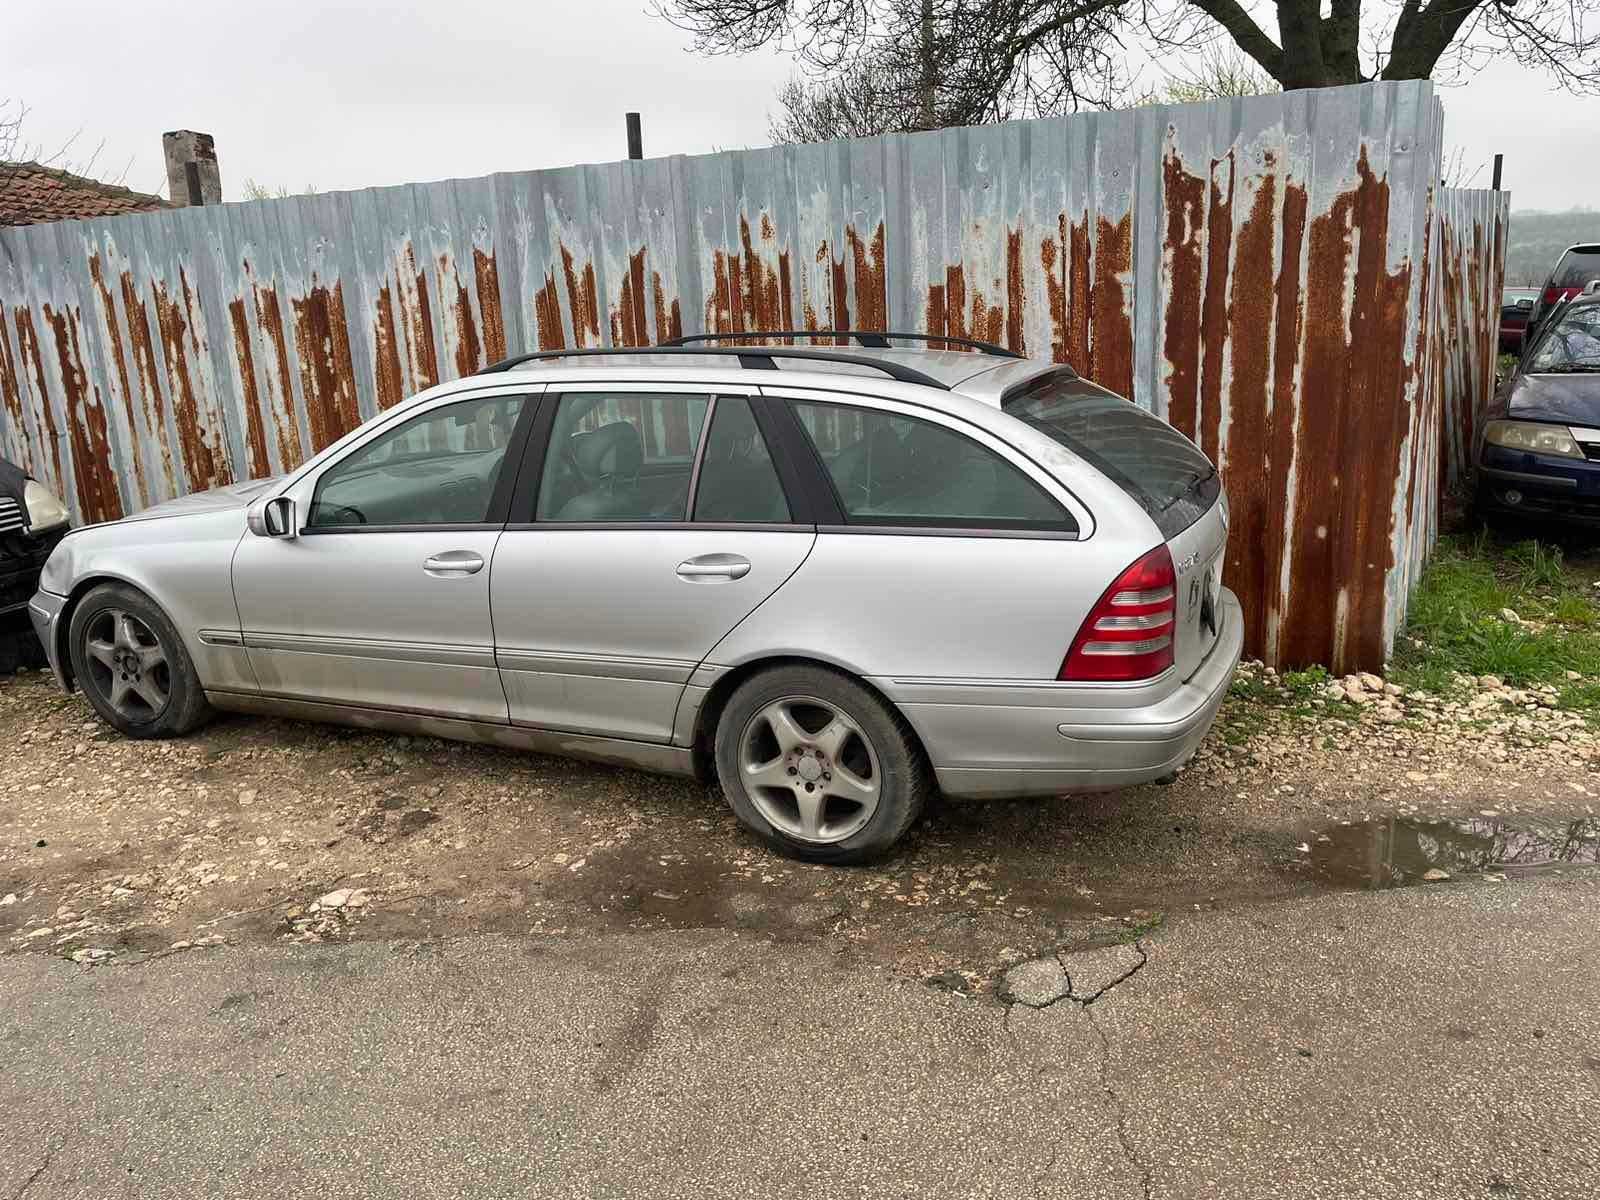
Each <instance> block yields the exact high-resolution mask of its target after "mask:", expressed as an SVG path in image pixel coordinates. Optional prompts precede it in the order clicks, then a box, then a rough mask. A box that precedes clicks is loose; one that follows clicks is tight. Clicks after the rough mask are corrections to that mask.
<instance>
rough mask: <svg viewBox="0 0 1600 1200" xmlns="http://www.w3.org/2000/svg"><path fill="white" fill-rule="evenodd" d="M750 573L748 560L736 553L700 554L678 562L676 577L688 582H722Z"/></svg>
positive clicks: (740, 577)
mask: <svg viewBox="0 0 1600 1200" xmlns="http://www.w3.org/2000/svg"><path fill="white" fill-rule="evenodd" d="M748 574H750V560H749V559H748V558H741V557H739V555H737V554H702V555H700V556H699V557H698V558H691V559H689V560H688V561H687V562H681V563H679V564H678V578H679V579H682V580H686V581H687V582H689V583H722V582H724V581H727V580H733V579H743V578H744V577H745V576H746V575H748Z"/></svg>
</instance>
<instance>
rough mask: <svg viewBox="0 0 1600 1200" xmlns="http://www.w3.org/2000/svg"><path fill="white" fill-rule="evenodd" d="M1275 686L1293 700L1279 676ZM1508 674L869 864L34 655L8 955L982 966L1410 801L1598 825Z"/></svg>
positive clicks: (621, 782) (555, 780)
mask: <svg viewBox="0 0 1600 1200" xmlns="http://www.w3.org/2000/svg"><path fill="white" fill-rule="evenodd" d="M1253 678H1254V681H1255V683H1257V684H1260V685H1261V686H1260V687H1257V688H1255V691H1257V692H1261V693H1264V694H1266V695H1267V696H1268V697H1269V699H1270V697H1271V694H1272V691H1273V688H1274V687H1275V684H1274V681H1273V680H1272V679H1271V678H1270V677H1267V676H1266V675H1265V674H1264V673H1262V672H1259V671H1257V672H1255V673H1254V676H1253ZM1491 682H1492V681H1491ZM1345 686H1346V685H1344V684H1341V685H1340V687H1341V690H1343V689H1344V688H1345ZM1505 691H1507V689H1499V691H1498V692H1496V690H1495V689H1493V688H1485V689H1483V690H1482V693H1481V694H1482V695H1483V696H1488V697H1490V698H1489V699H1487V700H1482V701H1481V702H1480V699H1479V698H1477V697H1475V698H1473V699H1472V700H1471V701H1469V702H1463V703H1454V704H1453V705H1446V704H1444V703H1442V702H1441V703H1438V704H1430V703H1426V702H1425V701H1424V700H1422V699H1415V698H1411V697H1407V696H1403V695H1402V696H1400V697H1393V696H1384V695H1383V694H1382V688H1381V682H1380V686H1379V692H1378V693H1377V694H1376V695H1374V696H1371V697H1368V699H1367V700H1366V701H1360V702H1350V701H1349V700H1348V699H1343V700H1336V699H1333V698H1331V690H1330V693H1329V697H1328V698H1327V699H1326V701H1325V703H1322V704H1321V705H1320V707H1317V706H1314V707H1317V711H1316V712H1314V713H1313V714H1312V715H1310V716H1297V715H1294V714H1292V713H1291V712H1289V711H1288V710H1287V709H1286V708H1284V707H1281V706H1277V705H1274V704H1273V703H1270V702H1267V701H1264V700H1262V699H1259V698H1258V699H1253V700H1249V699H1244V698H1230V700H1229V702H1228V704H1227V706H1226V707H1225V709H1224V713H1223V718H1222V720H1221V722H1220V723H1219V726H1218V728H1217V730H1216V731H1215V732H1214V733H1213V735H1212V737H1211V738H1210V739H1209V740H1208V742H1207V743H1206V745H1205V746H1204V747H1203V748H1202V751H1201V753H1200V754H1199V755H1198V756H1197V758H1196V760H1195V761H1194V762H1193V763H1192V764H1191V765H1190V766H1189V767H1188V768H1187V769H1186V770H1185V771H1184V772H1183V773H1182V774H1181V775H1180V776H1179V778H1178V779H1177V781H1176V782H1175V783H1173V784H1172V785H1170V786H1153V785H1152V786H1148V787H1142V788H1135V789H1131V790H1128V791H1125V792H1121V793H1116V794H1111V795H1104V796H1089V797H1074V798H1064V799H1061V800H1058V801H1052V802H1038V801H1027V802H995V803H972V802H954V801H945V802H941V803H939V804H937V805H936V806H935V807H934V809H933V811H932V812H931V813H930V815H929V817H928V818H927V819H926V820H925V821H924V822H923V823H922V824H921V825H920V826H919V827H918V829H917V830H915V831H914V833H913V834H912V836H911V837H910V838H909V840H908V843H907V845H906V846H905V847H904V849H903V850H902V852H901V853H899V854H898V855H896V856H895V857H893V858H891V859H890V860H888V861H887V862H885V863H883V864H881V865H879V866H876V867H873V868H868V869H852V870H839V869H833V868H821V867H812V866H807V865H802V864H798V863H794V862H790V861H788V860H786V859H782V858H779V857H776V856H774V855H772V854H770V853H768V852H767V851H766V850H764V849H763V848H761V847H759V846H757V845H756V844H755V843H753V842H752V841H751V840H749V839H748V838H746V837H745V836H744V835H743V834H742V833H741V832H740V831H739V829H738V827H737V826H736V825H735V824H734V822H733V819H732V817H731V815H730V814H729V812H728V811H727V809H726V807H725V806H724V805H723V803H722V802H721V800H720V797H719V796H718V795H716V794H715V793H714V792H712V791H710V790H708V789H706V788H704V787H701V786H699V785H697V784H694V783H691V782H687V781H681V780H673V779H663V778H656V777H652V776H647V775H642V774H638V773H634V772H629V771H621V770H616V769H612V768H605V767H595V766H589V765H584V764H579V763H571V762H566V761H563V760H559V759H553V758H546V757H541V756H536V755H528V754H517V753H513V752H508V751H497V750H492V749H484V748H481V747H476V746H464V745H457V744H452V743H447V742H441V741H435V740H432V739H427V738H410V737H389V736H382V735H377V734H371V733H364V732H355V731H348V730H343V729H336V728H331V727H323V726H314V725H307V724H301V723H295V722H283V721H269V720H260V719H248V718H223V719H219V720H218V721H217V722H215V723H214V724H212V725H211V726H209V727H207V728H206V729H204V730H202V731H200V732H199V733H197V734H196V735H194V736H192V737H190V738H188V739H186V740H182V741H171V742H134V741H128V740H125V739H123V738H121V737H119V736H118V735H116V734H114V733H113V732H112V731H111V730H109V729H107V728H106V727H104V726H102V725H101V724H100V723H99V722H98V721H96V720H95V719H94V716H93V714H92V712H91V711H90V709H89V708H88V706H87V704H86V703H85V702H84V701H83V700H82V699H81V697H78V696H72V697H67V696H63V695H61V694H60V693H59V692H58V691H57V690H56V689H55V687H54V685H53V684H52V683H51V682H50V680H49V679H48V677H47V676H44V675H41V674H39V673H37V672H24V673H22V674H19V675H18V676H16V677H15V678H13V679H10V680H5V681H0V740H3V741H4V743H5V744H6V745H9V746H10V747H12V750H11V757H10V761H9V763H8V766H7V770H6V772H5V774H4V779H3V781H0V948H5V949H8V950H10V951H14V952H29V953H48V954H55V955H60V956H67V957H74V956H75V957H76V960H77V961H79V962H86V961H99V960H104V959H108V958H115V959H118V960H120V961H131V960H137V959H140V958H144V957H148V956H153V955H162V954H168V953H173V952H176V951H181V950H184V949H187V948H189V947H191V946H194V945H207V944H217V943H218V942H227V943H230V944H244V943H262V942H312V941H321V940H347V939H372V938H380V939H381V938H397V937H417V936H429V935H435V934H459V933H469V932H502V933H535V934H544V935H554V936H561V935H565V934H573V935H576V934H579V933H585V932H615V931H622V930H641V929H643V930H648V929H657V928H667V929H688V928H705V929H713V930H726V931H734V932H737V933H741V934H746V933H747V934H750V935H754V936H759V937H762V938H766V939H774V940H778V941H784V940H794V939H800V940H806V941H826V942H829V943H830V944H833V945H835V946H836V948H837V949H838V951H839V952H840V953H843V954H846V955H851V956H858V957H860V958H863V959H865V960H868V961H872V962H874V963H878V964H882V965H885V966H889V967H892V968H894V969H895V970H897V971H899V972H903V973H907V974H911V975H914V976H917V977H921V978H931V979H934V980H936V981H938V982H940V983H941V984H942V985H944V986H949V987H952V988H956V989H967V988H973V987H981V986H986V985H988V984H989V983H991V982H992V981H993V980H994V978H995V975H996V972H997V971H999V970H1000V969H1002V968H1003V967H1004V966H1005V965H1007V964H1009V963H1012V962H1015V961H1020V960H1022V959H1024V958H1027V957H1030V956H1031V955H1032V954H1033V953H1034V952H1036V951H1038V950H1040V949H1041V948H1047V947H1055V946H1059V945H1062V944H1065V943H1068V942H1081V941H1086V942H1089V943H1095V942H1106V941H1113V940H1116V939H1118V938H1122V937H1126V936H1127V931H1128V927H1129V926H1134V927H1147V926H1149V925H1152V924H1154V923H1157V922H1159V921H1161V920H1164V919H1165V920H1174V919H1177V918H1179V917H1181V916H1183V915H1184V914H1192V913H1193V912H1195V911H1197V910H1216V909H1229V908H1235V907H1238V906H1241V905H1255V904H1259V903H1262V902H1266V901H1273V900H1280V899H1285V898H1289V897H1294V896H1303V895H1308V894H1310V893H1313V892H1316V891H1319V890H1326V889H1330V888H1339V889H1344V888H1359V887H1364V886H1370V885H1371V884H1372V883H1373V882H1374V881H1375V879H1376V876H1375V875H1373V874H1372V864H1371V862H1370V861H1369V860H1371V859H1372V855H1373V853H1376V850H1375V849H1373V848H1374V847H1377V846H1378V840H1377V839H1378V838H1379V836H1380V832H1369V831H1381V830H1383V829H1384V828H1385V822H1387V821H1388V820H1389V819H1390V818H1397V817H1398V818H1415V819H1417V820H1443V819H1453V820H1460V821H1467V820H1470V821H1472V822H1476V823H1477V825H1479V826H1481V825H1483V824H1484V823H1485V822H1489V823H1491V824H1492V825H1493V826H1494V827H1495V828H1496V829H1499V828H1500V826H1501V825H1506V826H1508V827H1509V828H1510V829H1511V830H1513V831H1514V830H1516V829H1523V828H1526V829H1533V830H1536V831H1538V830H1545V831H1557V832H1559V831H1560V830H1562V829H1571V828H1572V823H1573V822H1575V821H1580V820H1583V819H1585V818H1592V817H1593V816H1594V811H1595V810H1594V805H1595V804H1596V803H1597V802H1600V801H1597V796H1600V742H1597V740H1596V738H1595V736H1594V733H1593V732H1592V731H1590V730H1589V729H1587V728H1586V727H1585V726H1584V725H1583V724H1582V723H1581V721H1579V720H1577V719H1576V718H1573V717H1571V716H1570V715H1569V714H1563V713H1558V712H1555V711H1553V710H1551V709H1549V708H1548V707H1543V706H1541V705H1540V704H1539V702H1538V701H1537V699H1534V700H1532V701H1530V700H1528V698H1527V697H1526V696H1523V697H1520V698H1519V697H1516V696H1507V695H1501V694H1499V693H1503V692H1505ZM1484 814H1487V816H1485V815H1484ZM1589 827H1590V828H1592V822H1591V823H1590V826H1589ZM1552 836H1554V834H1552ZM1369 842H1370V845H1369ZM1384 844H1388V843H1384ZM1587 853H1588V851H1587V850H1583V849H1582V848H1581V847H1580V854H1579V856H1580V857H1582V856H1583V855H1586V854H1587ZM1446 865H1447V866H1448V865H1449V864H1446ZM1479 865H1484V864H1479ZM1411 878H1416V873H1415V872H1413V873H1412V876H1411ZM324 898H326V900H325V901H324Z"/></svg>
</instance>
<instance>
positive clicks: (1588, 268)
mask: <svg viewBox="0 0 1600 1200" xmlns="http://www.w3.org/2000/svg"><path fill="white" fill-rule="evenodd" d="M1596 279H1600V242H1584V243H1580V244H1579V245H1576V246H1568V247H1567V249H1566V250H1565V251H1563V252H1562V255H1561V257H1560V258H1559V259H1557V260H1556V266H1555V270H1553V271H1551V272H1550V278H1548V279H1546V280H1545V281H1544V287H1542V288H1540V289H1539V294H1538V295H1537V296H1536V297H1535V298H1534V301H1533V311H1532V312H1530V313H1529V314H1528V321H1527V325H1526V326H1525V327H1524V329H1523V331H1522V345H1523V349H1524V350H1526V349H1527V348H1528V346H1529V345H1531V344H1532V339H1533V338H1534V336H1535V335H1536V334H1537V333H1538V331H1539V326H1540V325H1542V324H1543V323H1544V321H1545V318H1546V317H1548V316H1549V315H1550V313H1551V311H1552V310H1553V309H1554V308H1555V306H1556V305H1557V304H1560V303H1561V302H1562V301H1563V300H1571V299H1572V298H1573V297H1574V296H1576V295H1578V294H1579V293H1580V292H1582V291H1583V289H1584V287H1585V286H1586V285H1587V284H1589V283H1590V282H1591V281H1593V280H1596Z"/></svg>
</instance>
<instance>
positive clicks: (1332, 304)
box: [0, 83, 1481, 669]
mask: <svg viewBox="0 0 1600 1200" xmlns="http://www.w3.org/2000/svg"><path fill="white" fill-rule="evenodd" d="M1442 120H1443V117H1442V110H1441V107H1440V105H1439V103H1438V101H1437V100H1436V98H1435V97H1434V94H1433V91H1432V88H1431V86H1430V85H1429V84H1427V83H1399V84H1391V83H1383V84H1372V85H1363V86H1360V87H1350V88H1334V89H1326V90H1322V91H1310V92H1294V93H1290V94H1287V95H1279V96H1262V97H1252V98H1247V99H1241V100H1229V101H1222V102H1218V103H1215V104H1203V105H1181V106H1172V107H1164V106H1151V107H1146V108H1140V109H1135V110H1131V111H1127V112H1115V113H1100V114H1085V115H1077V116H1071V117H1064V118H1059V119H1052V120H1044V121H1022V122H1012V123H1009V124H1004V125H995V126H986V127H979V128H970V129H953V130H945V131H941V132H937V133H926V134H909V135H894V136H888V137H882V138H873V139H862V140H857V141H849V142H835V143H828V144H823V145H814V146H789V147H777V148H773V149H766V150H749V151H735V152H727V153H721V154H713V155H705V156H700V157H681V156H680V157H674V158H665V159H654V160H645V161H637V162H617V163H609V164H603V165H597V166H580V167H570V168H564V169H561V170H552V171H535V172H522V173H506V174H500V175H494V176H490V177H488V178H484V179H474V180H453V181H446V182H442V183H432V184H411V185H406V186H401V187H390V188H374V189H369V190H366V191H361V192H349V193H333V194H327V195H314V196H300V197H292V198H289V199H284V200H267V201H258V202H254V203H247V204H228V205H222V206H217V207H208V208H198V209H195V208H191V209H181V210H175V211H170V212H161V213H152V214H146V215H138V216H130V217H121V218H117V219H113V220H105V221H94V222H69V223H61V224H56V225H46V226H34V227H31V228H22V229H7V230H0V398H3V400H4V412H3V413H0V421H3V430H0V432H3V441H0V446H3V449H4V453H6V454H7V456H9V457H12V458H14V459H16V460H17V461H19V462H21V463H23V464H24V465H26V466H27V468H28V469H29V470H31V471H32V472H33V473H35V474H36V475H38V476H40V477H41V478H43V479H46V480H48V481H50V482H51V483H52V484H53V485H55V486H56V487H58V488H59V489H60V490H61V491H62V492H63V493H64V494H65V495H66V496H67V497H68V499H69V502H70V503H71V505H72V508H73V511H74V514H75V515H76V516H77V517H78V519H80V520H101V519H106V518H109V517H115V516H118V515H120V514H123V513H128V512H132V511H134V510H137V509H139V508H141V507H143V506H144V505H147V504H150V503H153V502H154V501H157V500H160V499H163V498H166V497H169V496H173V495H176V494H179V493H182V492H185V491H190V490H195V489H199V488H205V487H211V486H213V485H217V484H222V483H226V482H228V481H230V480H234V479H240V478H244V477H253V476H262V475H267V474H272V473H276V472H279V471H282V470H285V469H287V468H290V467H293V466H294V465H295V464H297V463H299V462H300V461H302V460H303V459H304V458H305V457H306V456H307V455H309V454H311V453H313V452H315V451H316V450H318V449H320V448H321V447H323V446H325V445H327V444H328V443H329V442H331V441H333V440H334V439H335V438H337V437H338V436H339V435H340V434H342V433H343V432H344V431H346V430H348V429H350V428H351V427H352V426H354V425H355V424H357V423H358V422H360V421H362V420H364V419H365V418H367V417H369V416H371V415H372V414H373V413H375V412H377V411H378V410H380V409H382V408H386V407H388V406H390V405H392V404H395V403H397V402H398V401H400V400H401V399H402V398H404V397H405V396H407V395H409V394H411V393H413V392H415V391H417V390H420V389H422V388H425V387H427V386H429V385H431V384H434V383H437V382H439V381H440V380H444V379H449V378H453V377H456V376H459V375H463V374H467V373H469V372H471V371H473V370H475V369H477V368H478V367H480V366H482V365H484V364H486V363H488V362H491V361H493V360H495V359H498V358H500V357H502V356H504V355H506V354H508V353H515V352H517V351H521V350H526V349H540V348H546V349H549V348H557V347H581V346H602V345H627V346H634V345H646V344H650V343H653V342H657V341H660V340H662V339H664V338H666V337H670V336H672V335H675V334H677V333H680V332H693V331H699V330H721V331H728V330H746V329H759V328H768V329H771V328H791V327H809V328H829V327H847V328H849V327H853V328H863V329H882V328H894V329H903V330H913V331H927V332H935V333H950V334H964V335H967V336H974V337H980V338H988V339H993V340H996V341H1002V342H1004V343H1006V344H1007V345H1010V346H1012V347H1014V348H1016V349H1018V350H1024V351H1026V352H1027V353H1029V354H1032V355H1035V356H1051V357H1054V358H1055V359H1057V360H1061V361H1066V362H1070V363H1072V364H1073V365H1074V366H1075V367H1076V368H1077V369H1078V370H1079V371H1081V372H1082V373H1084V374H1086V375H1088V376H1090V377H1092V378H1094V379H1096V380H1098V381H1100V382H1101V383H1104V384H1106V385H1107V386H1109V387H1111V388H1113V389H1115V390H1117V391H1119V392H1122V393H1124V394H1127V395H1131V396H1133V397H1134V398H1135V399H1137V401H1138V402H1139V403H1141V404H1143V405H1145V406H1147V407H1150V408H1152V409H1154V410H1155V411H1156V412H1158V413H1161V414H1163V415H1165V416H1168V417H1169V418H1170V419H1171V420H1172V421H1173V422H1174V423H1176V424H1177V425H1178V426H1179V427H1180V428H1182V429H1184V430H1185V431H1186V432H1189V433H1191V434H1192V435H1193V436H1195V437H1196V438H1197V440H1198V441H1199V442H1200V444H1201V445H1202V446H1203V447H1204V448H1205V449H1206V451H1207V452H1208V453H1210V454H1212V455H1213V456H1214V457H1215V458H1216V459H1217V461H1218V462H1219V464H1220V465H1221V467H1222V469H1223V471H1224V475H1225V478H1226V481H1227V487H1228V494H1229V497H1230V500H1231V503H1232V512H1233V528H1234V534H1233V540H1232V543H1231V548H1230V554H1229V562H1228V565H1227V575H1228V579H1229V581H1230V583H1231V585H1232V586H1233V587H1234V588H1235V589H1236V590H1237V591H1238V592H1239V594H1240V596H1241V598H1242V599H1243V601H1244V604H1245V611H1246V619H1247V622H1248V643H1249V647H1250V649H1251V651H1252V652H1254V653H1257V654H1261V655H1262V656H1264V657H1266V658H1267V659H1268V660H1269V661H1274V662H1284V663H1305V662H1314V661H1320V662H1325V663H1329V664H1331V665H1333V666H1335V667H1336V668H1339V669H1344V668H1347V667H1353V666H1358V665H1359V666H1372V665H1376V664H1377V663H1378V662H1379V661H1381V659H1382V658H1383V656H1384V653H1385V651H1386V649H1387V647H1388V646H1389V644H1390V641H1391V638H1392V634H1393V631H1394V628H1395V626H1396V623H1397V622H1398V620H1399V619H1400V618H1401V616H1402V615H1403V611H1404V604H1405V597H1406V594H1407V590H1408V587H1409V582H1410V579H1411V577H1412V574H1413V570H1414V568H1413V564H1414V563H1416V562H1420V560H1421V557H1422V555H1423V554H1425V552H1426V547H1427V545H1428V543H1429V541H1430V540H1431V537H1432V534H1433V518H1432V515H1431V511H1425V510H1427V505H1426V504H1423V503H1421V502H1419V499H1418V498H1419V497H1425V498H1428V497H1433V496H1434V495H1435V494H1436V488H1437V474H1438V461H1439V458H1438V452H1437V451H1438V431H1437V413H1438V407H1437V406H1438V393H1437V390H1436V389H1434V388H1430V387H1425V386H1424V376H1423V374H1422V372H1421V370H1420V367H1421V364H1423V363H1424V362H1427V361H1431V360H1430V359H1429V357H1428V356H1429V355H1430V354H1431V353H1432V349H1431V337H1432V330H1433V328H1434V327H1433V326H1432V325H1431V324H1430V323H1429V322H1428V321H1427V320H1426V318H1425V315H1424V314H1425V310H1426V308H1427V295H1426V289H1425V287H1424V280H1425V278H1427V277H1428V276H1429V272H1430V269H1431V268H1429V267H1428V265H1427V263H1428V252H1429V251H1428V248H1429V242H1430V232H1431V229H1432V227H1433V225H1434V223H1435V222H1436V217H1435V215H1434V195H1435V193H1436V191H1437V190H1438V189H1437V188H1436V187H1435V186H1434V185H1435V183H1436V181H1437V180H1438V176H1439V162H1440V145H1441V127H1442ZM1451 211H1452V212H1453V211H1454V210H1453V209H1452V210H1451ZM1452 228H1454V226H1452ZM1452 236H1456V235H1454V234H1452ZM1474 302H1476V301H1474ZM1460 320H1461V321H1463V322H1468V324H1470V321H1469V318H1468V316H1466V315H1463V316H1462V317H1461V318H1460ZM1458 327H1459V328H1462V329H1465V328H1467V325H1460V326H1458ZM1451 395H1454V396H1457V397H1458V399H1457V400H1453V401H1450V403H1453V404H1456V405H1458V408H1459V406H1461V405H1466V408H1461V409H1460V410H1461V411H1466V410H1467V409H1473V410H1475V406H1476V405H1477V404H1479V403H1480V402H1481V400H1480V399H1479V398H1477V397H1475V396H1474V397H1473V398H1472V399H1471V402H1470V403H1468V402H1467V401H1465V400H1460V399H1459V397H1461V396H1464V395H1466V393H1464V392H1460V391H1457V392H1453V393H1451ZM1453 411H1454V410H1453ZM1430 413H1431V414H1432V415H1431V416H1430V415H1429V414H1430ZM1424 446H1425V447H1426V453H1421V454H1419V449H1420V448H1423V447H1424Z"/></svg>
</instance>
